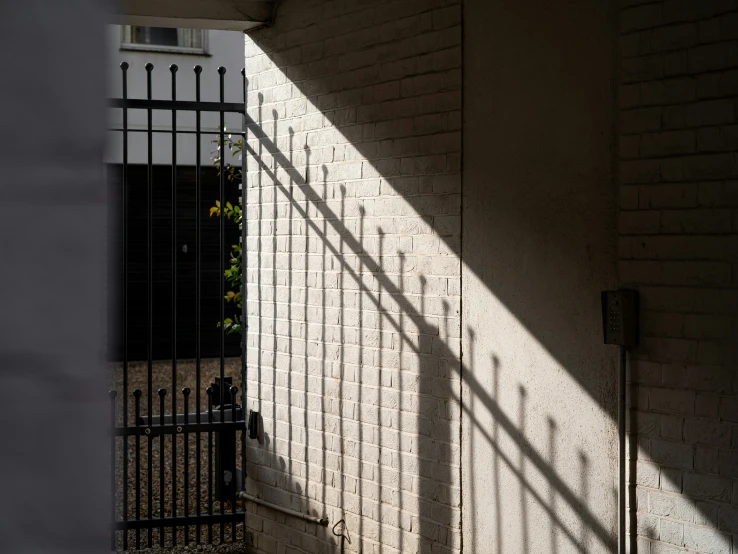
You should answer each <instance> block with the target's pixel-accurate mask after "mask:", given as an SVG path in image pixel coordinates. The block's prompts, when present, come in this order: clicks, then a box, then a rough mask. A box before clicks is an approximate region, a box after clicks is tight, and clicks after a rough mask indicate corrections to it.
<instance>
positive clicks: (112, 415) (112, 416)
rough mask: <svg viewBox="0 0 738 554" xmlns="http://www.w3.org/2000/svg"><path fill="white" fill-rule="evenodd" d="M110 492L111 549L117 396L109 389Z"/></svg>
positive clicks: (111, 543) (112, 546) (113, 539)
mask: <svg viewBox="0 0 738 554" xmlns="http://www.w3.org/2000/svg"><path fill="white" fill-rule="evenodd" d="M109 394H110V436H111V439H110V468H111V471H110V477H111V478H110V492H111V493H112V494H111V495H110V499H111V501H112V502H113V514H112V516H113V522H112V523H113V526H112V528H111V530H110V546H111V550H115V539H116V531H115V511H116V510H115V507H116V506H115V504H116V502H115V433H114V432H113V431H114V429H115V397H116V396H118V393H117V391H114V390H111V391H110V393H109Z"/></svg>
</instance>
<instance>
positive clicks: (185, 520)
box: [115, 511, 246, 531]
mask: <svg viewBox="0 0 738 554" xmlns="http://www.w3.org/2000/svg"><path fill="white" fill-rule="evenodd" d="M245 515H246V512H244V511H238V512H236V513H235V514H234V513H227V514H203V515H199V516H198V515H189V516H177V517H161V518H156V517H154V518H142V519H136V520H126V521H122V520H118V521H116V522H115V529H116V530H117V531H123V530H126V529H157V528H159V527H162V526H163V527H175V526H178V527H179V526H183V525H192V526H195V525H198V526H199V525H210V524H221V523H223V524H225V523H241V522H243V518H244V516H245Z"/></svg>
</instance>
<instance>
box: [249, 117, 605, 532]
mask: <svg viewBox="0 0 738 554" xmlns="http://www.w3.org/2000/svg"><path fill="white" fill-rule="evenodd" d="M246 126H247V129H248V130H249V131H251V132H252V133H253V134H254V136H255V137H256V138H257V139H258V140H259V142H260V144H263V145H264V146H265V147H266V149H267V151H268V152H269V154H270V155H271V156H272V158H274V160H275V161H276V162H277V163H278V164H279V165H280V166H282V167H283V168H284V170H285V171H287V173H288V174H289V175H290V177H291V178H292V179H293V180H294V182H295V184H297V185H307V183H306V181H305V179H304V178H303V177H302V175H300V172H299V171H298V170H297V169H296V168H295V167H294V166H292V165H291V164H290V162H289V159H288V158H287V157H286V156H285V155H284V154H283V153H282V152H281V151H280V150H279V149H278V148H277V146H276V145H275V144H274V142H273V141H272V140H271V139H270V138H269V137H268V136H267V135H266V133H264V131H263V130H262V129H261V128H260V127H259V126H258V125H257V124H256V122H254V120H253V119H251V118H250V117H249V116H246ZM245 138H246V137H244V146H245V148H246V150H247V151H248V152H249V153H250V154H251V155H252V156H253V157H254V159H255V160H257V161H258V163H259V166H260V167H261V168H262V169H263V170H264V171H265V172H266V173H267V175H268V177H269V178H270V179H272V181H273V182H274V183H275V185H276V186H278V187H279V189H280V190H281V191H282V193H283V194H285V195H286V193H287V192H288V191H287V189H286V188H285V187H284V185H283V184H282V183H281V182H280V181H279V180H278V179H277V176H276V174H275V172H273V171H272V170H271V169H270V168H269V167H268V166H267V165H266V164H265V163H264V161H263V160H262V159H261V158H260V157H258V156H257V155H256V151H255V150H254V149H253V148H252V147H251V146H249V145H248V144H247V142H246V140H245ZM247 184H248V183H247ZM303 190H304V193H305V197H306V198H309V199H310V200H311V201H312V203H313V205H315V207H316V208H317V209H318V210H319V211H320V213H321V215H322V216H323V219H324V221H328V222H329V223H330V225H331V227H333V228H334V229H335V230H336V232H338V234H339V236H343V237H345V238H344V241H345V244H346V245H347V246H349V247H350V248H351V250H352V251H353V252H354V254H355V255H357V256H358V255H362V254H363V256H364V258H365V259H366V261H365V262H364V265H365V267H366V268H368V269H369V270H370V271H371V272H372V274H374V276H375V278H376V279H377V281H378V282H379V283H380V284H381V286H382V287H383V288H384V289H385V290H386V291H387V292H388V293H389V294H390V295H391V296H392V298H393V299H394V300H395V301H396V302H397V304H398V305H399V306H400V307H401V308H402V310H403V311H405V312H406V313H407V314H409V315H410V317H411V318H412V319H413V321H415V322H416V324H417V326H418V329H419V331H420V332H422V333H425V334H432V335H435V334H436V328H435V327H434V326H433V325H431V324H429V323H428V322H426V321H425V319H424V317H423V316H422V314H420V313H419V312H418V311H417V310H416V309H415V308H414V307H413V305H412V304H411V303H410V301H409V300H407V298H405V296H404V295H403V294H402V293H401V292H400V290H399V289H398V288H397V286H396V285H395V284H394V283H393V282H392V281H391V280H390V279H389V277H387V275H385V274H384V273H382V272H381V271H380V268H379V264H378V263H377V262H376V261H374V259H373V258H372V257H371V256H369V255H368V254H366V253H365V252H364V251H363V249H362V248H361V245H360V244H359V241H358V240H356V238H355V237H354V236H353V235H352V234H351V232H350V231H349V230H348V229H346V228H340V222H339V219H338V216H337V215H336V214H335V213H334V212H333V211H332V210H331V209H330V208H329V207H328V206H327V205H326V204H325V202H324V201H323V199H322V198H321V197H320V195H318V194H317V193H316V192H315V191H314V190H313V189H312V188H311V187H310V186H309V185H308V186H306V187H304V188H303ZM295 210H296V211H297V212H298V213H300V214H301V215H302V216H303V217H304V218H305V219H306V220H308V214H307V213H306V212H305V211H304V210H303V209H302V208H301V207H300V206H299V205H296V207H295ZM308 224H309V225H310V226H311V227H313V229H314V231H315V233H316V236H318V237H320V238H321V240H323V241H324V242H325V243H326V244H327V245H328V249H329V250H330V251H331V253H332V254H333V255H334V256H335V257H336V259H338V260H339V261H340V263H341V265H342V266H343V268H344V269H345V270H346V272H347V273H348V274H349V275H350V276H351V277H352V278H353V279H354V280H355V281H356V282H357V283H360V284H363V282H362V281H360V280H359V277H358V275H357V274H356V272H355V271H354V270H353V268H351V267H350V266H349V265H348V263H347V262H346V261H345V259H344V258H343V257H341V256H340V253H339V251H338V250H337V249H336V247H335V246H333V244H331V243H330V241H329V240H328V238H327V237H326V236H325V234H324V233H322V232H321V231H320V229H319V228H318V226H317V224H316V223H315V222H313V221H312V220H311V219H310V220H309V221H308ZM365 294H366V295H367V297H368V298H369V299H370V300H371V302H372V303H373V304H374V305H375V306H377V307H378V306H379V300H378V299H377V298H376V297H375V296H374V295H373V294H372V293H371V291H369V290H368V289H367V290H366V291H365ZM384 315H385V317H386V318H387V319H388V320H389V321H390V323H391V325H392V326H393V327H394V328H395V330H396V331H397V332H398V333H399V334H400V336H401V337H402V338H403V340H404V341H405V342H407V343H408V345H409V347H410V349H411V350H412V351H413V352H415V353H416V354H418V355H423V354H422V353H421V352H420V350H419V348H418V347H416V346H415V345H414V344H413V342H412V341H411V340H410V339H409V338H408V337H407V336H406V334H405V332H404V330H403V329H401V328H400V325H399V322H397V321H396V320H395V319H394V318H393V317H392V316H391V315H390V314H389V313H385V314H384ZM444 347H445V349H446V351H447V352H446V356H445V357H446V358H449V359H451V360H452V361H455V362H456V364H458V366H459V368H455V370H456V371H457V372H458V373H459V374H460V376H462V377H463V381H464V382H465V383H466V384H467V386H468V387H469V389H470V390H471V391H472V392H473V393H474V395H475V396H476V398H477V399H478V400H481V401H482V403H483V404H484V407H485V408H487V410H489V412H490V414H492V416H493V417H494V418H495V419H496V420H497V423H498V424H499V425H500V426H501V427H502V428H503V429H504V430H505V431H506V432H507V434H508V435H509V436H510V437H511V438H512V439H513V441H514V442H515V444H516V445H517V446H518V448H519V449H520V450H521V451H522V452H523V453H524V454H525V455H526V456H527V457H528V459H529V460H530V461H531V462H532V463H533V465H534V466H535V467H536V468H537V469H538V471H540V472H541V474H543V475H544V476H546V478H547V479H548V481H549V483H550V484H551V485H553V486H554V487H555V488H556V489H557V490H558V492H559V494H561V497H562V498H563V499H564V500H565V501H566V502H567V504H569V505H570V506H571V507H572V509H573V510H574V511H575V512H577V514H578V515H579V517H581V518H582V520H583V521H584V523H586V524H587V525H588V526H589V527H590V529H592V531H593V532H594V534H595V535H596V536H597V538H599V539H600V541H602V543H603V544H605V545H608V546H609V545H610V544H611V543H612V541H613V538H612V535H611V533H610V532H609V531H608V530H607V529H606V528H605V527H604V526H603V525H602V523H601V522H600V521H599V520H598V519H597V518H596V517H595V516H594V515H593V514H592V513H591V512H590V511H589V509H588V508H587V507H586V506H585V505H584V504H583V503H582V502H581V500H580V499H579V498H578V497H577V496H576V495H575V494H574V493H573V492H572V491H571V489H570V488H569V487H568V486H567V485H566V483H564V481H563V480H562V479H561V477H559V476H558V475H557V474H556V473H555V472H554V470H553V469H552V468H551V467H550V465H549V464H548V463H547V462H546V460H544V459H543V457H542V456H541V455H540V454H538V452H537V451H536V450H535V447H534V446H533V445H532V444H531V443H530V442H529V441H528V440H527V439H526V438H525V437H524V436H523V435H522V434H521V433H520V432H519V431H518V429H517V427H516V426H515V424H514V423H513V422H512V421H511V420H510V419H509V418H508V417H507V416H506V415H505V414H504V413H503V412H502V410H501V409H500V408H499V406H498V405H497V404H496V402H495V401H494V400H493V399H492V398H491V397H490V396H489V395H488V394H487V393H486V392H485V390H484V387H483V386H482V385H481V384H480V383H479V381H478V380H477V379H476V377H474V376H473V375H471V374H470V373H469V370H468V368H467V367H466V366H465V365H464V364H463V363H462V361H461V360H459V359H458V358H457V357H456V356H455V355H454V354H453V352H451V350H450V349H449V348H448V346H447V345H444ZM451 394H452V397H453V399H454V400H457V401H458V400H459V398H458V397H457V396H456V395H454V394H453V392H452V393H451ZM460 404H461V407H462V409H463V410H464V413H466V414H467V415H469V417H470V418H471V419H472V421H474V422H475V425H476V426H477V427H478V428H479V429H480V430H481V431H482V433H483V434H485V437H486V438H487V439H488V440H491V437H489V435H488V434H487V433H486V431H484V429H483V428H482V427H481V425H479V423H478V422H477V421H476V420H475V418H474V415H473V414H472V413H471V411H470V409H469V408H468V407H466V406H464V405H463V403H460ZM544 505H545V504H544Z"/></svg>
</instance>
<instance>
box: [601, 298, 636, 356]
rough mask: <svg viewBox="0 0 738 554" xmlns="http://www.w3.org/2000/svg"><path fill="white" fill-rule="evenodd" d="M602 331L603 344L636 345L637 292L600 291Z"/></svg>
mask: <svg viewBox="0 0 738 554" xmlns="http://www.w3.org/2000/svg"><path fill="white" fill-rule="evenodd" d="M602 333H603V337H604V339H605V344H615V345H618V346H625V347H633V346H638V292H637V291H634V290H627V289H623V290H606V291H603V292H602Z"/></svg>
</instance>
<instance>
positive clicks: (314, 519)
mask: <svg viewBox="0 0 738 554" xmlns="http://www.w3.org/2000/svg"><path fill="white" fill-rule="evenodd" d="M238 498H239V499H240V500H248V501H249V502H253V503H254V504H259V505H260V506H266V507H267V508H271V509H272V510H277V511H278V512H282V513H283V514H288V515H291V516H294V517H299V518H300V519H304V520H305V521H310V522H312V523H317V524H318V525H322V526H323V527H328V518H327V517H317V516H311V515H310V514H307V513H302V512H298V511H297V510H290V509H289V508H283V507H282V506H277V505H276V504H272V503H271V502H267V501H266V500H262V499H261V498H258V497H256V496H253V495H251V494H248V493H245V492H239V493H238Z"/></svg>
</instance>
